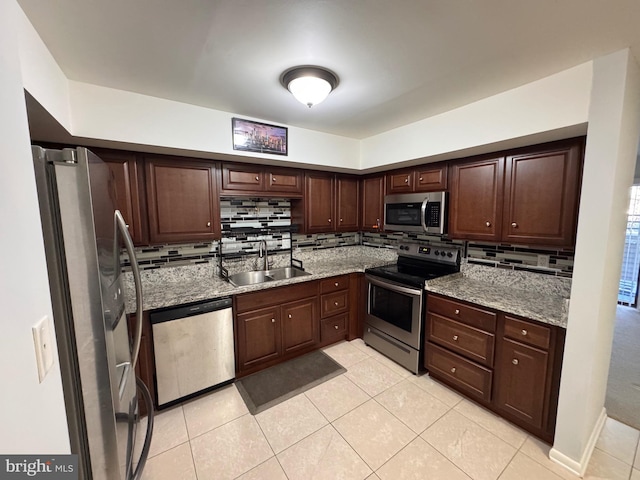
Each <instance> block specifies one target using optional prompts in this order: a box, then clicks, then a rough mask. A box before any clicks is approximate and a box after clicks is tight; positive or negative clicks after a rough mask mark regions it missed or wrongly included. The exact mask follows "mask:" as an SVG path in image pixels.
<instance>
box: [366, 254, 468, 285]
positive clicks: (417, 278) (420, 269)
mask: <svg viewBox="0 0 640 480" xmlns="http://www.w3.org/2000/svg"><path fill="white" fill-rule="evenodd" d="M458 271H459V267H458V266H450V265H437V264H432V263H428V262H420V261H417V260H410V261H403V259H402V257H400V258H399V259H398V263H393V264H390V265H383V266H381V267H374V268H367V269H366V270H365V273H368V274H370V275H375V276H377V277H382V278H386V279H387V280H391V281H394V282H397V283H400V284H403V285H409V286H412V287H418V288H423V287H424V282H425V281H427V280H432V279H434V278H438V277H442V276H443V275H449V274H451V273H456V272H458Z"/></svg>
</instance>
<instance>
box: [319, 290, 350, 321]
mask: <svg viewBox="0 0 640 480" xmlns="http://www.w3.org/2000/svg"><path fill="white" fill-rule="evenodd" d="M320 298H321V300H320V316H321V317H322V318H326V317H330V316H332V315H336V314H338V313H344V312H346V311H347V309H348V308H349V292H347V291H346V290H342V291H340V292H335V293H327V294H325V295H322V296H321V297H320Z"/></svg>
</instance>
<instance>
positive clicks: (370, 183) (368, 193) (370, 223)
mask: <svg viewBox="0 0 640 480" xmlns="http://www.w3.org/2000/svg"><path fill="white" fill-rule="evenodd" d="M360 191H361V192H362V196H361V201H360V205H361V206H362V213H361V215H360V219H361V224H360V229H361V230H364V231H367V232H381V231H382V228H383V225H384V191H385V176H384V175H374V176H372V177H365V178H363V179H362V180H361V181H360Z"/></svg>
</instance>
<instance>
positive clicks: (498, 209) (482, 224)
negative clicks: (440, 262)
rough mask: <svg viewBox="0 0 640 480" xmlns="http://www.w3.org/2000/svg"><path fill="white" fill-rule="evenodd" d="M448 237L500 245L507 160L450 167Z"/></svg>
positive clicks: (497, 159)
mask: <svg viewBox="0 0 640 480" xmlns="http://www.w3.org/2000/svg"><path fill="white" fill-rule="evenodd" d="M450 177H451V195H450V197H449V236H450V237H452V238H459V239H468V240H484V241H488V242H499V241H500V238H501V237H500V234H501V221H502V191H503V188H502V184H503V179H504V157H498V158H488V159H483V160H475V161H469V162H462V163H455V164H453V165H452V166H451V175H450Z"/></svg>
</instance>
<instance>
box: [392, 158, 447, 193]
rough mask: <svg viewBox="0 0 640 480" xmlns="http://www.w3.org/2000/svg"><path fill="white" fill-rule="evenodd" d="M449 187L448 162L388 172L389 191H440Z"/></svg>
mask: <svg viewBox="0 0 640 480" xmlns="http://www.w3.org/2000/svg"><path fill="white" fill-rule="evenodd" d="M446 189H447V164H446V163H436V164H433V165H422V166H420V167H415V168H406V169H402V170H395V171H392V172H390V173H388V174H387V193H389V194H395V193H414V192H438V191H444V190H446Z"/></svg>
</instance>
